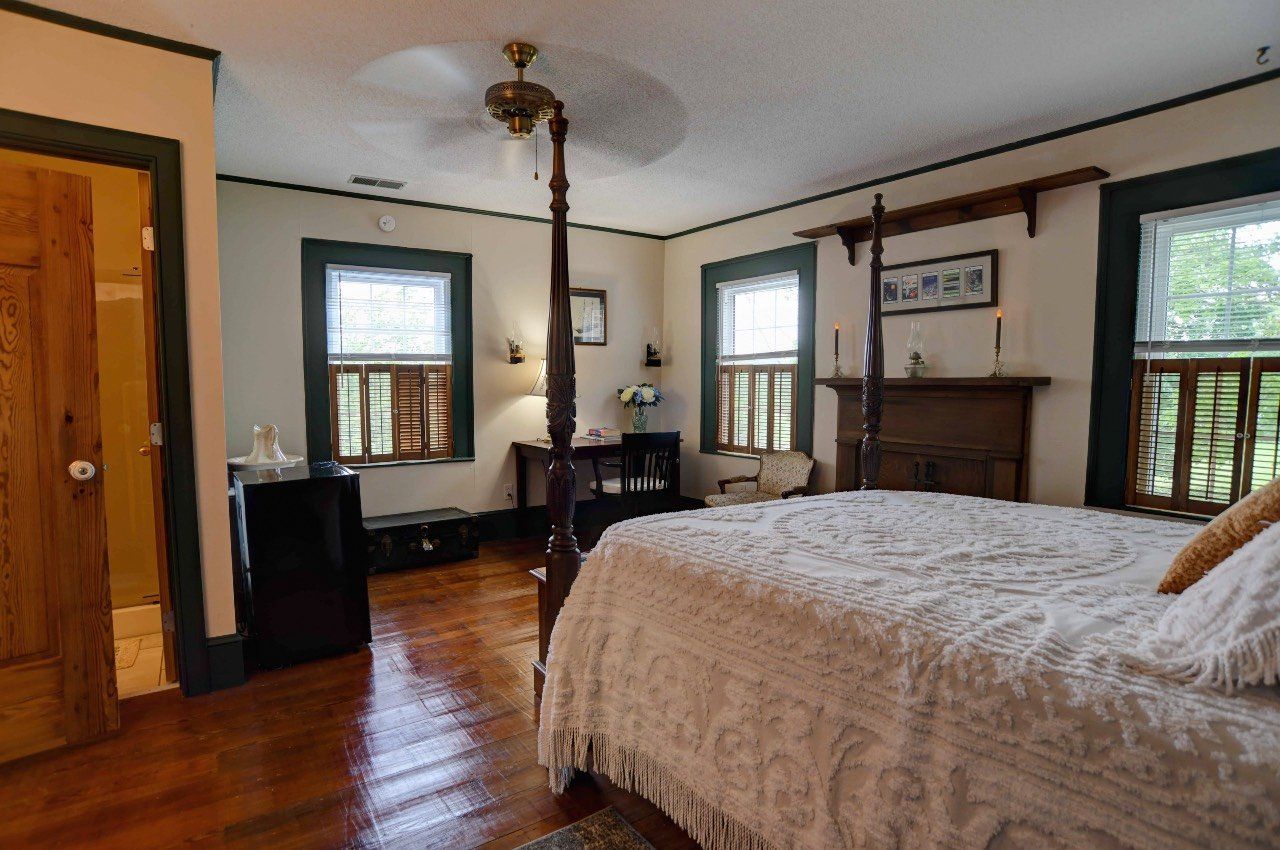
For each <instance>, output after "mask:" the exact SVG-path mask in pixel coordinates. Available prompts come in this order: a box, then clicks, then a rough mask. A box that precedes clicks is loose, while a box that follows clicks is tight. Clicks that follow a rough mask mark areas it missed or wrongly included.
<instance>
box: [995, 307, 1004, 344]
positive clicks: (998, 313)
mask: <svg viewBox="0 0 1280 850" xmlns="http://www.w3.org/2000/svg"><path fill="white" fill-rule="evenodd" d="M1003 318H1004V310H996V348H999V347H1000V321H1001V320H1002V319H1003Z"/></svg>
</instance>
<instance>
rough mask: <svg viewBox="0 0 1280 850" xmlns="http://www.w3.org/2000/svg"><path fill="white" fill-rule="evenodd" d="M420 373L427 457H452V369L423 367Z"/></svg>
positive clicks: (447, 367)
mask: <svg viewBox="0 0 1280 850" xmlns="http://www.w3.org/2000/svg"><path fill="white" fill-rule="evenodd" d="M423 369H424V375H423V377H424V380H423V385H424V389H423V395H424V397H425V399H426V411H425V413H424V416H423V419H424V422H425V424H426V429H427V457H429V458H440V457H452V456H453V392H452V385H453V369H452V367H450V366H425V367H423Z"/></svg>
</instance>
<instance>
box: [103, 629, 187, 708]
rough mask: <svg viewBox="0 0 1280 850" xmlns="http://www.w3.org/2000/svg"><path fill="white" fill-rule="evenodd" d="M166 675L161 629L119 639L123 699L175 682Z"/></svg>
mask: <svg viewBox="0 0 1280 850" xmlns="http://www.w3.org/2000/svg"><path fill="white" fill-rule="evenodd" d="M166 678H167V677H166V676H165V669H164V638H163V637H162V636H161V635H160V634H159V633H158V632H157V633H156V634H151V635H141V636H138V637H128V638H121V639H119V640H117V641H116V692H117V694H118V695H119V697H120V699H128V698H129V697H135V696H138V695H139V694H147V693H151V692H152V691H156V690H160V689H162V688H168V687H173V685H174V684H176V683H171V682H167V681H165V679H166Z"/></svg>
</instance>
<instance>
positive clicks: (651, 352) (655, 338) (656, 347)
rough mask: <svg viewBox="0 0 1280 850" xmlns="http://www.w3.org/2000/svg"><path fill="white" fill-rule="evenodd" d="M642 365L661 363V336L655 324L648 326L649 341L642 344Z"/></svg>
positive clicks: (658, 364)
mask: <svg viewBox="0 0 1280 850" xmlns="http://www.w3.org/2000/svg"><path fill="white" fill-rule="evenodd" d="M644 365H646V366H661V365H662V336H661V335H660V331H659V328H658V326H657V325H653V326H652V327H650V328H649V341H648V342H646V343H645V344H644Z"/></svg>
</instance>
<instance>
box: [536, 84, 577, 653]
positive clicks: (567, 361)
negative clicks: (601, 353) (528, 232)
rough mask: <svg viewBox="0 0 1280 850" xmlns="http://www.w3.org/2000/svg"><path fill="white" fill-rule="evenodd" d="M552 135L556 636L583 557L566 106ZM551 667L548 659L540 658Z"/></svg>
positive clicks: (550, 330) (551, 620) (550, 505)
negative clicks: (577, 519)
mask: <svg viewBox="0 0 1280 850" xmlns="http://www.w3.org/2000/svg"><path fill="white" fill-rule="evenodd" d="M548 126H549V127H550V130H551V149H552V159H551V180H550V183H549V184H548V185H549V186H550V187H551V310H550V320H549V321H548V323H547V433H548V434H549V435H550V436H551V459H550V462H549V463H548V465H547V520H548V521H549V522H550V524H551V537H550V538H549V539H548V540H547V559H546V564H547V582H546V588H545V594H546V604H545V606H544V610H542V611H541V612H540V614H539V616H540V618H541V619H542V620H543V625H544V626H545V628H546V629H547V634H548V635H549V634H550V629H551V626H553V625H554V624H555V620H556V615H558V614H559V613H560V608H561V606H562V605H564V600H565V597H567V596H568V595H569V588H570V587H571V586H572V585H573V580H574V579H575V578H577V576H578V567H579V566H580V565H581V563H582V555H581V553H580V552H579V551H578V539H577V538H576V537H574V534H573V509H574V500H575V496H576V494H577V489H578V488H577V475H576V474H575V473H574V470H573V432H574V428H575V426H576V423H575V421H574V417H576V416H577V415H578V409H577V404H576V403H575V402H574V399H575V397H576V396H577V391H576V387H575V383H576V382H575V379H574V366H573V324H572V318H571V315H570V312H569V233H568V231H569V226H568V218H567V216H568V212H569V202H568V201H567V200H566V199H565V196H566V194H567V193H568V191H569V178H568V177H566V176H565V168H564V139H565V134H566V131H567V130H568V127H569V122H568V121H567V120H566V119H565V117H564V104H563V103H561V102H560V101H558V100H557V101H556V102H555V114H554V116H553V117H552V118H551V120H550V121H549V122H548ZM540 660H542V661H544V662H545V660H546V659H540Z"/></svg>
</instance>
